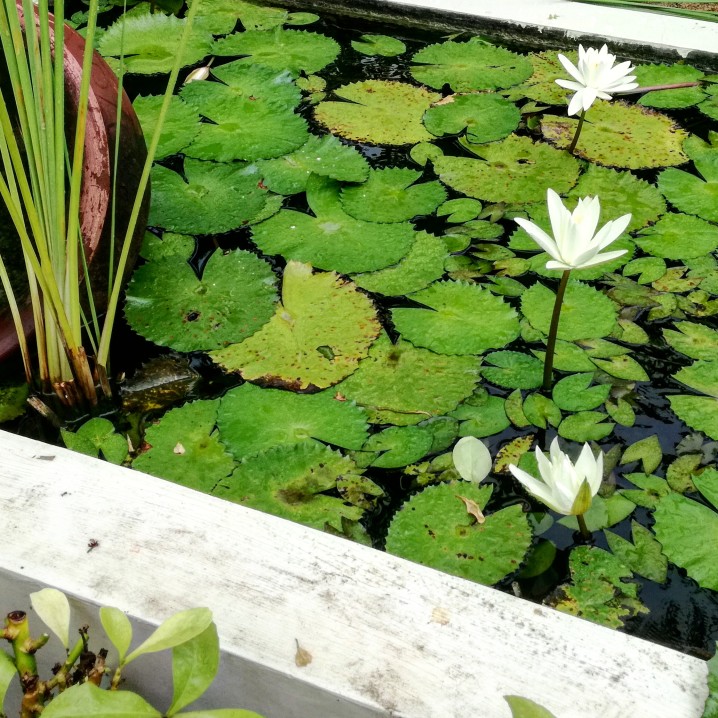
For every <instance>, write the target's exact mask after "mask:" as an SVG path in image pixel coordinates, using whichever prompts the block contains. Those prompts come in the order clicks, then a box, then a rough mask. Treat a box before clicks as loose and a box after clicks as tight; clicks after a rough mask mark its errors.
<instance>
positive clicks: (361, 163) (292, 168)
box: [257, 135, 369, 194]
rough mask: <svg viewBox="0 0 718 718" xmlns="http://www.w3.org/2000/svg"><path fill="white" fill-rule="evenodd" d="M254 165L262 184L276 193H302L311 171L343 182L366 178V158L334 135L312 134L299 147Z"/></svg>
mask: <svg viewBox="0 0 718 718" xmlns="http://www.w3.org/2000/svg"><path fill="white" fill-rule="evenodd" d="M257 164H258V166H259V170H260V173H261V175H262V177H263V178H264V184H266V185H267V187H269V189H271V190H272V192H278V193H279V194H297V193H298V192H304V190H305V189H306V188H307V180H309V176H310V175H311V174H312V173H314V174H317V175H321V176H322V177H329V178H331V179H333V180H339V181H342V182H364V181H365V180H366V179H367V178H368V177H369V165H368V164H367V161H366V160H365V159H364V158H363V157H362V156H361V155H360V154H359V152H357V150H356V149H354V148H353V147H348V146H346V145H343V144H342V143H341V142H340V141H339V140H338V139H337V138H336V137H334V135H325V136H324V137H316V136H315V135H311V136H310V137H309V139H308V140H307V141H306V143H305V144H304V145H302V146H301V147H300V148H299V149H298V150H295V151H294V152H291V153H289V154H285V155H284V156H283V157H278V158H277V159H273V160H262V161H260V162H258V163H257Z"/></svg>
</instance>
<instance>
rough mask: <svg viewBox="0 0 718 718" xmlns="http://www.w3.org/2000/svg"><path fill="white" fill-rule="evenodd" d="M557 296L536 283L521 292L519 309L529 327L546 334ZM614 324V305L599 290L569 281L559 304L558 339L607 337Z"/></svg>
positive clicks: (574, 339)
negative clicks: (529, 324)
mask: <svg viewBox="0 0 718 718" xmlns="http://www.w3.org/2000/svg"><path fill="white" fill-rule="evenodd" d="M555 300H556V297H555V295H554V293H553V292H552V291H551V290H550V289H549V288H548V287H546V286H544V285H543V284H541V283H540V282H537V283H536V284H534V285H533V286H532V287H530V288H529V289H527V290H526V291H525V292H524V293H523V294H522V295H521V311H522V312H523V315H524V316H525V317H526V319H528V320H529V322H530V323H531V326H532V327H534V329H537V330H538V331H540V332H542V333H544V334H548V330H549V325H550V323H551V315H552V313H553V307H554V303H555ZM615 324H616V306H615V304H614V303H613V302H612V301H611V300H610V299H609V298H608V297H607V296H606V295H605V294H603V293H602V292H599V291H598V290H597V289H594V288H593V287H590V286H588V285H587V284H581V283H580V282H573V281H572V282H569V285H568V287H567V288H566V294H565V295H564V300H563V304H562V305H561V319H560V321H559V325H558V338H559V339H563V340H565V341H576V340H577V339H593V338H600V337H605V336H608V335H609V334H610V333H611V332H612V331H613V328H614V326H615Z"/></svg>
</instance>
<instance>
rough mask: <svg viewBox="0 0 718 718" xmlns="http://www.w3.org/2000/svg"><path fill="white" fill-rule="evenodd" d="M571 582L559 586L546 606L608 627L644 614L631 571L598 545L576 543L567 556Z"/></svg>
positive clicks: (645, 609)
mask: <svg viewBox="0 0 718 718" xmlns="http://www.w3.org/2000/svg"><path fill="white" fill-rule="evenodd" d="M569 569H570V571H571V581H572V583H571V584H569V585H564V586H561V588H560V590H559V593H558V594H557V595H556V596H555V597H554V598H553V599H552V600H550V601H549V603H550V605H552V606H554V608H557V609H558V610H559V611H563V612H564V613H570V614H571V615H573V616H579V617H581V618H585V619H587V620H589V621H593V622H594V623H599V624H601V625H603V626H609V627H610V628H620V627H621V626H622V625H623V622H624V621H625V620H626V619H627V618H630V617H632V616H636V615H638V614H641V613H648V609H647V608H646V607H645V606H644V605H643V604H642V603H641V602H640V601H639V600H638V598H637V595H638V586H637V585H636V584H635V583H630V582H629V581H628V579H630V578H632V576H633V574H632V572H631V570H630V569H629V568H627V567H626V566H625V565H624V564H623V563H622V562H621V561H620V560H619V559H618V558H616V557H615V556H612V555H611V554H610V553H608V552H606V551H603V550H602V549H600V548H595V547H589V546H578V547H577V548H575V549H574V550H573V551H571V555H570V556H569Z"/></svg>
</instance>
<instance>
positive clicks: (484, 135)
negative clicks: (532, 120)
mask: <svg viewBox="0 0 718 718" xmlns="http://www.w3.org/2000/svg"><path fill="white" fill-rule="evenodd" d="M520 120H521V112H520V111H519V109H518V107H516V105H514V103H513V102H509V101H508V100H506V99H504V98H503V97H501V96H500V95H494V94H486V95H450V96H449V97H447V98H445V99H443V100H441V101H440V103H438V104H436V105H434V106H433V107H431V108H430V109H428V110H427V111H426V114H425V115H424V126H425V127H426V129H427V130H429V132H431V134H432V135H436V136H437V137H442V136H443V135H458V134H459V133H462V132H463V131H464V130H466V137H467V139H468V140H469V141H470V142H472V143H483V142H494V141H495V140H502V139H503V138H504V137H507V136H508V135H510V134H511V133H512V132H513V131H514V130H515V129H516V128H517V127H518V126H519V122H520Z"/></svg>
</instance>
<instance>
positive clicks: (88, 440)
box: [60, 416, 128, 464]
mask: <svg viewBox="0 0 718 718" xmlns="http://www.w3.org/2000/svg"><path fill="white" fill-rule="evenodd" d="M60 433H61V435H62V440H63V442H64V443H65V446H67V448H68V449H72V450H73V451H78V452H80V453H82V454H86V455H87V456H93V457H95V458H98V457H102V458H103V459H105V460H106V461H109V462H111V463H113V464H122V462H123V461H124V460H125V459H126V458H127V452H128V449H127V439H126V438H125V437H124V436H122V435H121V434H118V433H116V432H115V426H114V424H113V423H112V422H111V421H110V420H109V419H103V418H102V417H99V416H95V417H93V418H92V419H89V420H88V421H86V422H85V423H84V424H83V425H82V426H81V427H80V428H79V429H78V430H77V431H68V430H67V429H61V430H60Z"/></svg>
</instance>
